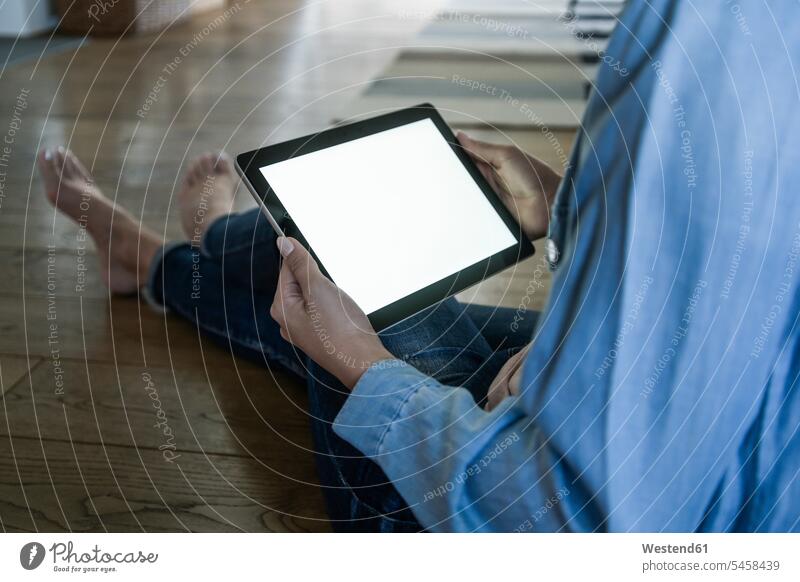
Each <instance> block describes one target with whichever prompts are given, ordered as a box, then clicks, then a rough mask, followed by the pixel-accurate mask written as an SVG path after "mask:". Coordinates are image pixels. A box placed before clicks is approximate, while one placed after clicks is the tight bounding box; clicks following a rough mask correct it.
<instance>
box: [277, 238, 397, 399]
mask: <svg viewBox="0 0 800 582" xmlns="http://www.w3.org/2000/svg"><path fill="white" fill-rule="evenodd" d="M277 244H278V250H280V253H281V256H282V257H283V265H282V267H281V272H280V277H279V279H278V289H277V291H276V292H275V299H274V301H273V302H272V308H271V309H270V312H269V313H270V315H271V316H272V318H273V319H274V320H275V321H277V322H278V324H279V325H280V326H281V337H283V339H285V340H286V341H288V342H290V343H291V344H292V345H294V346H297V347H298V348H300V349H301V350H303V352H305V353H306V355H308V356H309V357H310V358H311V359H312V360H314V361H315V362H316V363H317V364H319V365H320V366H322V367H323V368H325V369H326V370H327V371H328V372H330V373H331V374H333V375H334V376H336V377H337V378H338V379H339V381H341V382H342V384H344V385H345V386H346V387H347V388H348V389H352V388H353V386H355V384H356V382H358V379H359V378H360V377H361V375H362V374H363V373H364V372H365V371H366V370H367V368H369V367H370V366H371V365H372V364H373V363H375V362H377V361H380V360H386V359H391V358H393V356H392V354H391V353H389V351H388V350H386V348H384V347H383V344H382V343H381V340H380V338H378V335H377V334H376V333H375V330H374V329H373V328H372V325H371V324H370V323H369V320H368V319H367V316H366V315H365V314H364V312H363V311H362V310H361V309H360V308H359V307H358V305H356V303H355V302H354V301H353V300H352V299H351V298H350V297H349V296H348V295H347V294H346V293H344V292H343V291H342V290H341V289H339V288H338V287H337V286H336V285H334V284H333V282H331V280H330V279H328V278H327V277H325V275H323V274H322V271H320V270H319V266H318V265H317V263H316V261H315V260H314V258H313V257H312V256H311V254H310V253H309V252H308V251H307V250H306V249H305V248H303V246H302V245H301V244H300V243H299V242H298V241H297V240H295V239H293V238H286V237H280V238H278V241H277Z"/></svg>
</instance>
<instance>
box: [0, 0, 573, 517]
mask: <svg viewBox="0 0 800 582" xmlns="http://www.w3.org/2000/svg"><path fill="white" fill-rule="evenodd" d="M306 4H307V5H308V6H306ZM423 4H424V5H425V6H429V5H430V4H429V3H423ZM231 6H232V7H231V8H229V10H228V12H226V13H222V12H216V13H207V14H202V15H197V16H195V17H193V19H192V20H191V21H190V22H189V23H186V24H182V25H180V26H176V27H173V28H172V29H170V30H168V31H167V32H165V33H164V34H161V35H153V36H146V37H139V38H126V39H124V40H121V41H119V42H117V41H115V40H102V41H100V40H95V41H92V42H91V43H89V44H88V45H86V46H84V47H83V48H82V49H80V50H78V51H70V52H67V53H62V54H58V55H55V56H50V57H47V58H44V59H41V60H40V61H31V62H30V63H24V64H22V65H18V66H16V67H14V68H9V69H6V70H4V71H2V73H1V74H0V79H1V82H2V92H0V106H1V107H0V111H3V115H4V116H6V115H8V116H9V117H8V118H4V119H7V120H8V122H9V123H8V124H6V123H3V124H2V125H0V133H3V134H5V136H6V137H7V138H8V139H10V143H9V141H8V140H6V143H7V144H8V150H6V158H7V160H6V161H7V164H0V171H2V172H3V174H0V180H2V181H1V182H0V185H1V186H0V188H2V189H0V269H2V271H1V275H0V329H1V330H2V333H0V372H1V373H0V386H1V387H2V401H1V402H2V406H0V417H1V418H0V528H1V529H2V530H3V531H62V530H72V531H104V530H107V531H141V530H144V531H183V530H192V531H235V530H245V531H307V530H311V531H325V530H327V529H329V527H328V524H327V522H326V519H325V512H324V508H323V505H322V497H321V494H320V491H319V488H318V486H317V484H316V475H315V472H314V466H313V458H312V455H311V452H310V447H311V440H310V436H309V431H308V419H307V416H306V413H305V407H306V398H305V395H304V392H303V389H302V387H301V386H297V385H295V384H294V383H293V382H292V381H291V380H290V379H289V378H288V377H287V376H286V375H285V374H283V373H281V372H280V371H279V370H275V369H273V370H270V369H266V368H260V367H257V366H254V365H252V364H249V363H247V362H242V361H239V360H236V359H234V358H232V357H231V356H230V355H229V354H228V353H226V352H225V351H223V350H221V349H218V348H217V347H215V346H213V345H211V344H210V343H209V342H208V341H207V340H206V339H204V338H201V337H198V334H197V333H196V331H195V330H194V329H193V328H192V327H191V326H190V325H188V324H187V323H186V322H184V321H181V320H179V319H178V318H176V317H174V316H162V315H158V314H155V313H153V312H152V311H150V310H148V308H147V307H146V306H145V305H143V304H141V303H139V302H138V301H137V300H135V299H118V298H114V299H110V298H109V297H108V296H107V294H106V291H105V290H104V288H103V287H102V286H101V285H100V284H99V282H98V281H99V280H98V274H97V271H96V268H95V265H94V262H93V261H92V258H93V257H92V256H91V255H92V253H93V250H92V248H91V245H89V246H88V247H87V248H86V249H84V248H82V247H83V245H84V243H82V242H81V241H80V240H78V238H77V236H76V235H77V232H78V231H77V228H76V227H75V226H74V225H72V224H71V223H69V222H68V221H67V220H64V219H63V218H62V217H60V216H58V215H57V214H56V213H54V211H53V210H52V209H51V208H50V207H49V206H48V204H47V202H46V200H45V199H44V197H43V196H42V192H41V184H40V182H39V180H38V177H37V176H36V174H35V171H34V155H35V152H36V151H37V150H38V149H39V148H40V147H43V146H53V145H58V144H65V145H67V146H68V147H70V148H71V149H72V150H74V151H75V152H76V153H77V154H78V155H79V156H80V157H81V158H82V159H83V160H84V161H85V162H86V164H87V165H88V166H90V167H91V169H92V171H93V172H94V174H95V176H96V179H97V183H98V184H99V185H100V186H101V187H102V188H103V189H104V191H105V192H106V194H107V195H109V196H111V197H114V198H115V199H116V200H117V201H118V202H119V203H120V204H123V205H124V206H126V207H127V208H128V209H130V210H131V211H133V212H134V213H135V214H136V215H137V216H139V217H141V219H142V220H143V221H144V222H145V223H147V224H148V225H149V226H151V227H153V228H155V229H157V230H158V231H160V232H163V233H164V234H165V236H167V237H176V236H178V235H179V225H178V221H177V214H176V209H175V204H174V194H175V190H176V186H177V184H178V183H179V182H178V181H179V179H180V177H181V175H182V172H183V168H184V166H185V164H186V162H187V160H188V159H190V158H191V157H192V156H194V155H196V154H199V153H201V152H204V151H209V150H215V149H226V150H228V151H231V152H240V151H245V150H247V149H252V148H253V147H257V146H258V145H260V144H262V143H265V142H274V141H279V140H282V139H286V138H290V137H295V136H297V135H301V134H304V133H308V132H310V131H314V130H318V129H321V128H324V127H325V126H326V125H328V124H329V123H330V121H331V119H333V118H334V117H335V114H336V111H337V109H338V108H339V107H340V106H341V104H342V103H343V102H344V100H345V99H347V98H348V94H352V91H353V89H354V88H357V87H358V86H359V85H360V84H362V83H365V82H367V81H368V80H369V79H370V78H371V77H372V76H374V75H375V74H377V73H378V72H379V71H380V70H381V69H382V68H383V67H384V66H385V65H386V64H387V63H388V62H389V61H390V60H391V59H392V57H393V56H394V55H395V53H396V50H397V49H396V48H395V47H398V46H401V45H402V44H403V43H407V42H409V41H410V40H411V39H413V36H414V34H415V32H416V30H418V28H419V27H420V26H421V25H422V24H423V22H422V21H420V20H419V19H416V20H415V19H409V18H401V17H399V15H400V13H401V11H400V10H399V8H397V6H398V4H397V3H395V4H394V5H392V4H391V3H387V2H374V1H363V2H325V3H313V2H300V1H293V0H277V1H276V0H270V1H264V0H252V1H250V2H240V3H234V4H232V5H231ZM402 7H403V8H404V9H405V11H406V12H407V11H408V9H409V2H403V3H402ZM393 15H394V16H393ZM220 17H221V18H220ZM212 21H214V22H216V24H215V25H214V26H213V27H212V26H209V23H211V22H212ZM187 47H188V48H187ZM176 57H179V58H180V61H179V62H177V61H176V60H175V59H176ZM176 63H177V64H176ZM170 64H173V65H176V66H174V67H171V68H170V67H169V65H170ZM165 67H167V68H168V70H165ZM159 77H161V81H159ZM152 91H155V97H154V98H153V99H151V101H153V102H152V105H151V107H150V109H149V111H142V115H141V116H139V115H137V111H139V110H141V109H142V108H143V104H144V103H145V101H146V99H147V97H148V94H149V93H151V92H152ZM348 91H349V92H350V93H348ZM15 107H16V109H17V111H18V112H19V113H20V115H19V116H18V117H19V118H20V120H19V122H18V123H17V124H19V125H21V127H20V128H18V129H17V128H15V127H12V123H11V113H12V112H13V111H14V110H15ZM476 133H477V135H482V136H491V134H490V132H488V131H478V132H476ZM558 137H559V140H560V141H561V143H562V145H564V147H565V148H568V147H569V142H570V136H569V135H562V134H559V136H558ZM493 138H494V139H497V140H502V139H513V140H515V141H517V142H518V143H520V144H522V145H524V146H525V147H526V148H528V149H529V150H530V151H532V152H534V153H536V154H537V155H539V156H541V157H543V158H545V159H546V160H547V161H549V162H550V163H553V164H557V163H558V158H557V157H556V155H555V153H554V152H553V147H552V145H550V144H549V143H548V140H547V139H546V138H545V136H544V135H542V133H541V132H540V131H538V130H536V129H532V130H531V131H529V132H516V133H514V134H510V135H507V136H493ZM0 139H2V138H0ZM2 153H3V150H2V147H0V154H2ZM4 166H7V167H4ZM237 204H238V205H239V206H240V207H245V206H248V205H249V201H248V197H247V195H245V194H244V193H242V192H240V193H239V195H238V196H237ZM84 251H85V252H86V253H87V256H88V257H84V255H83V253H84ZM537 261H538V262H537ZM540 263H541V259H540V258H538V257H534V258H533V259H531V260H530V261H528V262H527V263H525V264H523V265H522V267H521V268H520V269H518V270H517V271H516V272H515V273H504V274H501V275H499V276H497V277H495V278H493V279H491V280H490V281H487V282H486V283H484V284H483V285H481V286H480V287H477V288H475V289H473V290H470V291H468V292H466V293H465V294H464V296H463V297H464V298H466V299H470V300H474V301H478V302H483V303H502V304H505V305H510V306H514V307H516V306H517V305H519V303H520V300H521V298H522V296H523V295H524V294H525V292H526V291H525V289H526V287H527V286H528V281H529V280H530V279H531V278H533V277H541V276H542V275H541V273H542V271H543V270H542V269H541V268H540V267H539V264H540ZM80 265H86V266H87V267H88V271H87V272H86V279H87V282H86V285H85V287H84V289H83V290H80V289H76V283H77V282H78V274H79V272H80V271H79V267H80ZM537 268H538V274H536V271H537ZM543 299H544V295H543V293H542V292H541V291H539V290H537V291H536V292H535V293H534V297H533V301H532V303H531V305H532V306H533V307H537V306H541V304H542V301H543ZM154 395H155V396H154ZM154 397H157V398H158V401H157V402H158V404H159V406H160V410H161V411H162V412H161V415H162V416H161V420H159V417H158V416H157V414H159V413H158V410H157V409H156V407H155V406H154V402H155V401H154ZM164 419H166V420H167V423H168V425H169V429H170V430H171V432H172V434H173V435H174V443H175V448H176V450H175V451H174V452H173V451H171V449H167V452H166V454H165V452H164V448H165V443H166V440H165V437H164V434H163V430H161V429H159V428H157V427H156V425H157V423H158V422H162V428H163V420H164ZM170 455H172V456H171V457H170ZM175 456H177V458H175ZM167 457H170V458H169V459H168V458H167ZM170 459H171V460H170Z"/></svg>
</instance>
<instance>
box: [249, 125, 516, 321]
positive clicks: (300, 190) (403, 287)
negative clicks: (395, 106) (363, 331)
mask: <svg viewBox="0 0 800 582" xmlns="http://www.w3.org/2000/svg"><path fill="white" fill-rule="evenodd" d="M261 172H262V173H263V175H264V177H265V178H266V180H267V182H268V183H269V184H270V186H271V187H272V189H273V191H274V192H275V194H276V195H277V196H278V198H279V199H280V201H281V203H282V204H283V206H284V208H286V211H287V212H288V213H289V215H290V216H291V217H292V220H293V221H294V223H295V224H296V225H297V227H298V228H299V229H300V231H301V232H302V233H303V235H304V236H305V238H306V240H307V241H308V244H309V245H311V248H313V249H314V251H315V252H316V254H317V256H318V257H319V259H320V261H321V262H322V264H323V265H325V268H326V269H327V270H328V273H329V274H330V276H331V278H332V279H333V281H334V283H336V284H337V285H338V286H339V287H340V288H341V289H343V290H344V291H346V292H347V293H348V294H349V295H350V296H351V297H352V298H353V300H354V301H355V302H356V303H357V304H358V305H359V307H361V308H362V309H363V310H364V311H365V312H366V313H368V314H369V313H372V312H374V311H377V310H378V309H380V308H382V307H385V306H387V305H389V304H391V303H393V302H395V301H397V300H398V299H402V298H403V297H406V296H408V295H410V294H412V293H414V292H415V291H419V290H420V289H423V288H424V287H427V286H428V285H430V284H432V283H435V282H437V281H439V280H441V279H443V278H445V277H447V276H448V275H452V274H454V273H456V272H458V271H460V270H462V269H464V268H466V267H468V266H470V265H473V264H475V263H477V262H478V261H481V260H483V259H486V258H488V257H490V256H492V255H494V254H496V253H498V252H499V251H502V250H503V249H507V248H508V247H510V246H512V245H514V244H516V239H515V238H514V236H513V235H512V233H511V232H510V231H509V229H508V228H507V227H506V225H505V224H504V223H503V221H502V219H501V218H500V216H498V214H497V212H495V210H494V208H492V206H491V204H490V203H489V201H488V200H487V199H486V196H485V195H484V194H483V193H482V192H481V190H480V188H479V187H478V185H477V184H476V183H475V181H474V180H473V179H472V177H471V176H470V175H469V173H468V172H467V170H466V169H465V168H464V166H463V164H462V163H461V162H460V161H459V159H458V157H456V155H455V153H454V152H453V151H452V149H451V148H450V145H449V144H448V143H447V142H446V141H445V139H444V138H443V137H442V134H441V133H439V130H438V129H437V128H436V126H435V125H434V124H433V122H432V121H431V120H430V119H424V120H422V121H416V122H414V123H409V124H408V125H403V126H400V127H396V128H393V129H389V130H387V131H383V132H380V133H376V134H373V135H370V136H367V137H363V138H360V139H356V140H353V141H350V142H347V143H343V144H339V145H336V146H333V147H330V148H327V149H323V150H319V151H316V152H313V153H310V154H305V155H302V156H299V157H296V158H292V159H290V160H286V161H283V162H278V163H276V164H272V165H269V166H265V167H263V168H261Z"/></svg>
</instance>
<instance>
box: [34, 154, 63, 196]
mask: <svg viewBox="0 0 800 582" xmlns="http://www.w3.org/2000/svg"><path fill="white" fill-rule="evenodd" d="M36 162H37V166H38V167H39V173H40V174H41V176H42V180H43V181H44V190H45V194H47V197H48V198H50V199H51V200H54V199H55V196H56V193H57V192H58V173H57V169H56V164H55V152H54V151H53V150H52V149H43V150H41V151H40V152H39V155H38V156H37V157H36Z"/></svg>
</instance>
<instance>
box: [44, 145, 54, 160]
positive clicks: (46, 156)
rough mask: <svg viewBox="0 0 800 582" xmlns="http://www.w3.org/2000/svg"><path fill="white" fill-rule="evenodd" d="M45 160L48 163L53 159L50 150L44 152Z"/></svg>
mask: <svg viewBox="0 0 800 582" xmlns="http://www.w3.org/2000/svg"><path fill="white" fill-rule="evenodd" d="M44 159H45V160H47V161H48V162H49V161H50V160H52V159H53V152H51V151H50V148H48V149H46V150H44Z"/></svg>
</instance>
